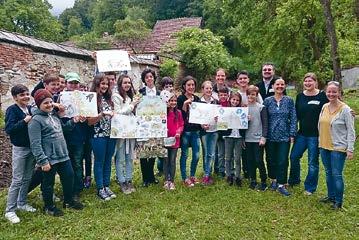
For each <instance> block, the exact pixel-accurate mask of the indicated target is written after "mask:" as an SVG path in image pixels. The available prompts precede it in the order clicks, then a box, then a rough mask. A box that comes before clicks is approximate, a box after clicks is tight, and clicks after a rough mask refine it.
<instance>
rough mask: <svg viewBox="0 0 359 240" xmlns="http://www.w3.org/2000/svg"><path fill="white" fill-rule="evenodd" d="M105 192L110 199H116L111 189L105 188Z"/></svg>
mask: <svg viewBox="0 0 359 240" xmlns="http://www.w3.org/2000/svg"><path fill="white" fill-rule="evenodd" d="M105 191H106V192H107V195H108V196H109V197H110V198H116V197H117V196H116V194H115V193H114V192H112V191H111V189H110V188H109V187H105Z"/></svg>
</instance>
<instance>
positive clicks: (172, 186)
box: [170, 182, 176, 191]
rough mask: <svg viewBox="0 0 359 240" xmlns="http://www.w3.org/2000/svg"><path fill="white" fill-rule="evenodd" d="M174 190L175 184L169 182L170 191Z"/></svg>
mask: <svg viewBox="0 0 359 240" xmlns="http://www.w3.org/2000/svg"><path fill="white" fill-rule="evenodd" d="M175 189H176V186H175V183H174V182H170V190H171V191H173V190H175Z"/></svg>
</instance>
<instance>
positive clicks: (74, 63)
mask: <svg viewBox="0 0 359 240" xmlns="http://www.w3.org/2000/svg"><path fill="white" fill-rule="evenodd" d="M50 69H56V70H58V71H59V72H60V73H61V74H66V73H67V72H70V71H73V72H77V73H79V75H80V77H81V78H82V79H83V80H84V81H85V82H89V81H91V80H92V77H93V71H94V61H91V60H88V61H86V60H82V59H77V58H73V57H71V56H68V57H64V56H59V55H54V54H48V53H42V52H37V51H34V50H33V49H31V48H27V47H23V46H18V45H15V44H9V43H4V42H0V93H1V99H0V103H1V109H2V110H3V111H4V110H5V109H6V108H7V107H8V106H9V105H11V104H12V97H11V94H10V89H11V87H12V86H14V85H16V84H18V83H22V84H24V85H26V86H27V87H28V88H29V89H30V91H31V90H32V89H33V87H34V86H35V85H36V84H37V83H38V82H39V81H40V80H41V79H42V78H43V76H44V74H45V73H46V72H47V71H48V70H50Z"/></svg>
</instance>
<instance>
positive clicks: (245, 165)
mask: <svg viewBox="0 0 359 240" xmlns="http://www.w3.org/2000/svg"><path fill="white" fill-rule="evenodd" d="M242 171H243V176H244V178H248V176H249V173H248V172H249V170H248V158H247V149H246V148H242Z"/></svg>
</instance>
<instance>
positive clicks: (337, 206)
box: [331, 202, 343, 210]
mask: <svg viewBox="0 0 359 240" xmlns="http://www.w3.org/2000/svg"><path fill="white" fill-rule="evenodd" d="M331 208H332V209H333V210H341V209H342V208H343V204H342V203H337V202H336V203H333V205H332V206H331Z"/></svg>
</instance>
